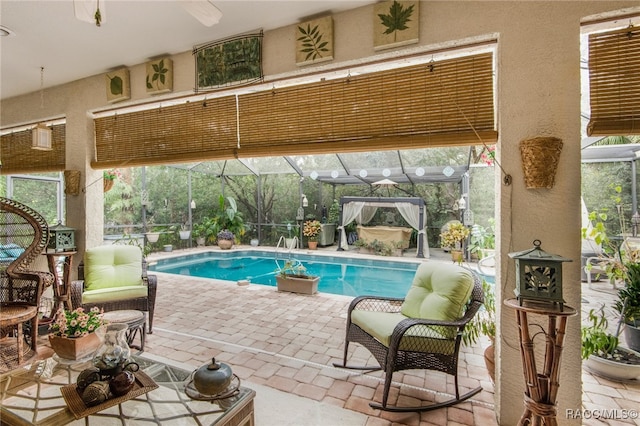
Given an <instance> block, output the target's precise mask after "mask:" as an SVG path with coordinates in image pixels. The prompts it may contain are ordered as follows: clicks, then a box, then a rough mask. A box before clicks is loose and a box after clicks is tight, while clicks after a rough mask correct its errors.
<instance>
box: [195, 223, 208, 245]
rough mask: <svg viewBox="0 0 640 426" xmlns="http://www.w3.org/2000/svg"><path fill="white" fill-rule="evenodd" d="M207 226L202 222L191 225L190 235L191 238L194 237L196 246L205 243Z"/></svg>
mask: <svg viewBox="0 0 640 426" xmlns="http://www.w3.org/2000/svg"><path fill="white" fill-rule="evenodd" d="M206 230H207V227H206V225H205V224H204V223H202V222H201V223H196V224H195V225H193V229H192V230H191V235H193V238H195V239H196V244H197V245H198V247H203V246H204V245H205V243H206V238H207V233H206Z"/></svg>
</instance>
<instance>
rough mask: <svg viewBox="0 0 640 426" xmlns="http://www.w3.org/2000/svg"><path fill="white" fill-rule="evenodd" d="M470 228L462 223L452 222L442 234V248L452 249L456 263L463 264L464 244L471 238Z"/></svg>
mask: <svg viewBox="0 0 640 426" xmlns="http://www.w3.org/2000/svg"><path fill="white" fill-rule="evenodd" d="M469 233H470V231H469V228H467V227H466V226H464V225H463V224H462V222H452V223H450V224H449V226H448V227H447V229H446V230H445V231H444V232H442V233H441V234H440V238H441V241H442V247H449V248H450V249H451V258H452V259H453V260H454V261H455V262H462V244H463V242H464V240H466V239H467V237H468V236H469Z"/></svg>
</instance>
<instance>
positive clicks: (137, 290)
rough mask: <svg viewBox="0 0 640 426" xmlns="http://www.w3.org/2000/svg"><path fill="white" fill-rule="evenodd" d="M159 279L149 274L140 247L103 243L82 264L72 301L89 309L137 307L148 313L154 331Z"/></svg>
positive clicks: (107, 309)
mask: <svg viewBox="0 0 640 426" xmlns="http://www.w3.org/2000/svg"><path fill="white" fill-rule="evenodd" d="M157 287H158V278H157V276H156V275H148V274H147V263H146V261H145V259H144V258H143V256H142V251H141V250H140V248H139V247H136V246H131V245H111V246H99V247H93V248H91V249H87V250H86V251H85V253H84V260H83V261H82V262H81V263H80V265H79V266H78V280H76V281H72V282H71V304H72V305H73V307H74V308H78V307H83V308H84V309H85V310H88V309H91V308H92V307H94V306H97V307H98V308H100V309H104V311H105V312H108V311H117V310H125V309H126V310H129V309H132V310H137V311H144V312H147V313H148V327H149V334H151V333H153V313H154V310H155V304H156V290H157Z"/></svg>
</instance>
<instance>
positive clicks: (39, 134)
mask: <svg viewBox="0 0 640 426" xmlns="http://www.w3.org/2000/svg"><path fill="white" fill-rule="evenodd" d="M51 134H52V131H51V129H50V128H48V127H47V126H46V125H44V124H42V123H41V124H38V125H37V126H36V127H34V128H33V129H32V130H31V136H32V143H31V148H32V149H37V150H39V151H51V150H52V149H53V147H52V146H51V139H52V137H51Z"/></svg>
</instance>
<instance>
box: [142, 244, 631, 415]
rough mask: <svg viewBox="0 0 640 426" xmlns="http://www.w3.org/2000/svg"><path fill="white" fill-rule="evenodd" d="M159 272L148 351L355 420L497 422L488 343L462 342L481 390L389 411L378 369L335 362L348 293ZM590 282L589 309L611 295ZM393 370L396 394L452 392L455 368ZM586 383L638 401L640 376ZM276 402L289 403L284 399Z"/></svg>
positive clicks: (591, 395)
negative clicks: (441, 404)
mask: <svg viewBox="0 0 640 426" xmlns="http://www.w3.org/2000/svg"><path fill="white" fill-rule="evenodd" d="M190 250H192V251H195V250H198V249H190ZM175 254H177V253H176V252H174V253H166V254H162V255H160V256H163V255H175ZM434 257H436V256H434V255H432V258H434ZM151 260H153V257H152V259H151ZM158 276H159V279H158V281H159V288H158V300H157V302H156V314H155V323H154V332H153V334H152V335H148V336H147V343H146V351H145V352H146V353H148V354H152V355H154V356H159V357H163V358H168V359H170V360H174V361H176V362H179V363H182V364H186V365H188V366H192V367H193V368H194V369H195V368H197V367H199V366H201V365H203V364H204V363H206V362H208V361H209V360H210V359H211V357H214V356H215V357H216V359H217V360H219V361H222V362H225V363H228V364H229V365H230V366H231V367H232V369H233V371H234V372H235V373H236V374H237V375H238V376H239V377H240V378H241V380H242V381H243V384H245V385H246V386H249V387H251V384H255V385H257V386H258V387H260V388H262V389H275V390H278V391H282V392H284V393H285V395H286V394H289V395H295V396H296V397H294V398H296V399H300V398H302V400H308V401H316V402H318V403H319V405H316V406H321V407H324V408H325V409H327V408H328V409H329V410H331V407H335V409H336V410H337V409H338V407H339V409H345V410H350V411H353V412H355V413H361V414H363V415H364V416H366V417H364V416H361V417H363V418H365V419H366V420H365V423H358V424H366V425H367V426H373V425H376V426H377V425H391V424H394V425H396V424H397V425H399V424H403V425H482V426H485V425H495V424H497V422H496V420H495V412H494V404H493V397H494V394H493V385H492V383H491V381H490V380H489V376H488V375H487V373H486V370H485V367H484V359H483V355H482V351H483V349H482V346H481V345H478V346H477V347H473V348H467V347H463V350H462V354H461V361H460V367H459V372H460V384H461V387H462V390H461V391H462V392H464V391H465V389H470V388H474V387H476V386H478V385H481V386H482V387H483V391H482V392H480V393H479V394H477V395H475V396H474V397H472V398H471V399H470V400H467V401H465V402H463V403H461V404H458V405H456V406H453V407H449V408H445V409H440V410H435V411H432V412H426V413H389V412H383V411H379V410H374V409H372V408H370V407H369V401H371V400H372V399H375V400H377V401H380V399H381V393H382V380H381V377H382V376H381V373H380V372H376V373H367V374H363V373H360V372H354V371H350V370H344V369H337V368H334V367H332V363H333V362H334V361H340V360H341V359H342V354H343V347H344V346H343V344H344V340H343V339H344V332H345V330H344V328H345V318H346V311H347V306H348V304H349V301H350V300H351V298H349V297H345V296H335V295H330V294H317V295H314V296H304V295H295V294H291V293H278V292H277V291H275V289H274V288H272V287H266V286H260V285H249V286H238V285H237V284H236V283H231V282H225V281H214V280H208V279H200V278H193V277H187V276H175V275H169V274H161V273H159V274H158ZM583 288H584V295H583V298H584V304H583V306H582V308H583V311H584V310H586V311H588V309H590V308H591V307H592V306H597V305H598V303H600V302H601V301H602V302H606V301H607V300H608V299H609V298H611V297H613V295H612V291H611V289H610V287H607V286H606V285H604V284H600V283H597V284H594V290H590V289H588V288H587V286H586V284H585V285H584V287H583ZM484 343H486V342H484ZM349 360H350V361H351V362H353V363H355V364H364V363H367V362H369V363H375V361H374V360H373V359H372V357H371V356H370V355H369V353H368V351H366V350H365V349H364V348H362V347H361V346H359V345H357V344H352V345H351V347H350V355H349ZM394 380H395V382H396V385H395V386H392V393H391V399H392V400H391V401H390V402H391V403H395V402H396V401H398V402H399V403H400V404H411V403H415V401H416V400H430V401H438V400H443V399H446V398H449V397H450V396H451V395H452V394H453V392H454V387H453V378H452V377H450V376H446V375H444V374H441V373H436V372H429V373H425V372H421V371H417V372H416V371H409V372H404V373H396V374H395V375H394ZM583 383H584V384H583V386H584V393H583V404H584V408H587V409H596V408H608V409H616V408H620V409H624V408H626V409H635V410H638V407H640V384H638V383H625V384H620V383H614V382H610V381H608V380H605V379H601V378H598V377H595V376H593V375H591V374H589V373H588V372H586V371H585V372H584V373H583ZM265 393H266V392H265ZM277 395H283V394H282V393H281V392H277ZM298 397H299V398H298ZM274 398H275V397H274ZM257 399H258V400H259V399H260V395H258V396H257ZM258 403H260V401H258ZM262 403H263V404H264V402H262ZM268 404H269V403H268V402H267V406H268ZM279 407H280V408H279V409H281V410H287V409H288V408H289V407H287V405H286V404H284V405H282V404H281V405H280V406H279ZM296 407H298V405H296V404H293V405H292V406H291V407H290V409H291V410H292V412H291V414H290V416H288V415H287V414H286V413H285V412H283V413H281V414H283V415H284V416H285V418H287V417H289V418H291V419H294V418H299V417H297V416H299V413H298V412H294V410H296ZM355 413H354V414H355ZM258 417H259V411H258ZM634 422H635V423H634ZM256 424H257V425H258V426H264V425H270V424H274V425H275V424H278V423H275V422H274V423H265V421H264V419H263V421H261V419H260V418H257V419H256ZM287 424H295V423H287ZM318 424H321V423H318ZM342 424H345V425H346V424H347V423H342ZM583 424H586V425H594V426H595V425H623V424H624V425H626V424H636V425H639V424H640V420H637V419H636V420H624V419H620V420H615V421H614V420H597V419H588V420H584V421H583Z"/></svg>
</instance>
